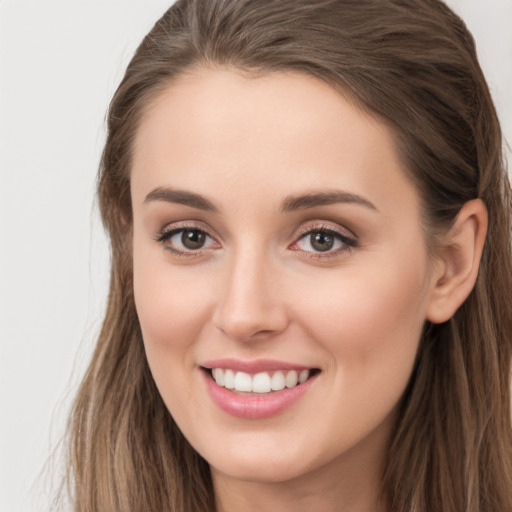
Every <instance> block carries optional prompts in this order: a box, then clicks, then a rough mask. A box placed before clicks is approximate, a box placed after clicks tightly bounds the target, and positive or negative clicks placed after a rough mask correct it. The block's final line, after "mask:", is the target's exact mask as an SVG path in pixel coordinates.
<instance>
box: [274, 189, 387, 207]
mask: <svg viewBox="0 0 512 512" xmlns="http://www.w3.org/2000/svg"><path fill="white" fill-rule="evenodd" d="M336 203H352V204H358V205H361V206H365V207H366V208H369V209H370V210H374V211H378V209H377V207H376V206H375V205H374V204H373V203H372V202H370V201H369V200H368V199H366V198H364V197H362V196H360V195H357V194H353V193H351V192H345V191H343V190H329V191H325V192H312V193H308V194H303V195H300V196H289V197H287V198H286V199H285V200H284V201H283V204H282V205H281V211H282V212H292V211H295V210H306V209H308V208H315V207H316V206H327V205H330V204H336Z"/></svg>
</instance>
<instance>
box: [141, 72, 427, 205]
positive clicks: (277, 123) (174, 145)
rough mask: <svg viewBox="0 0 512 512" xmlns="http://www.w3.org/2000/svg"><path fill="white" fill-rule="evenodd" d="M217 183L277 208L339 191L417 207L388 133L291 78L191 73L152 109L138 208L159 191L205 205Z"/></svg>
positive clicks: (341, 101)
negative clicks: (287, 200)
mask: <svg viewBox="0 0 512 512" xmlns="http://www.w3.org/2000/svg"><path fill="white" fill-rule="evenodd" d="M219 180H221V181H222V182H223V183H225V184H226V186H227V185H228V184H230V185H233V186H235V188H236V187H238V188H239V189H240V191H241V192H242V191H245V190H253V191H255V192H256V189H261V190H262V191H264V192H265V197H266V198H269V199H270V198H271V197H272V193H273V192H274V191H275V192H276V200H277V199H278V198H277V196H282V195H283V193H284V192H285V191H286V193H288V194H294V193H300V192H302V190H303V189H305V188H312V187H313V188H317V189H318V188H325V187H331V186H335V187H342V188H343V189H348V190H349V191H350V192H353V193H356V194H360V195H366V196H370V197H371V198H372V199H371V201H372V202H373V203H374V204H376V203H377V204H384V203H386V202H389V201H390V199H392V198H390V193H393V195H394V196H396V197H398V195H400V194H402V198H401V201H402V203H404V202H406V201H407V199H409V200H410V202H411V205H412V206H414V207H416V206H417V204H416V203H417V197H416V193H415V190H414V188H413V186H412V184H411V183H410V182H409V180H408V178H407V177H406V175H405V173H404V172H403V170H402V168H401V164H400V161H399V158H398V155H397V153H396V150H395V146H394V141H393V138H392V134H391V132H390V130H389V129H388V128H387V127H386V125H385V124H384V123H382V122H380V121H378V120H377V119H376V118H374V117H372V116H370V115H368V114H366V113H364V112H363V111H362V110H361V109H359V108H357V107H356V106H355V105H354V104H353V103H352V102H350V101H349V100H347V98H345V97H344V96H342V95H341V94H340V93H339V92H338V91H336V90H335V89H334V88H332V87H331V86H329V85H328V84H326V83H324V82H322V81H320V80H318V79H315V78H313V77H310V76H306V75H301V74H297V73H275V74H268V75H264V76H258V77H253V76H247V75H243V74H242V73H239V72H236V71H234V70H228V69H216V70H211V69H210V70H201V71H195V72H193V73H189V74H185V75H183V76H182V77H180V78H179V79H178V80H177V81H176V82H174V83H173V84H172V85H170V86H169V87H168V88H167V89H166V90H164V91H163V92H162V93H161V94H160V95H159V96H157V97H156V98H155V99H154V100H153V101H152V102H151V104H150V105H149V106H148V108H147V110H146V111H145V113H144V115H143V117H142V120H141V123H140V126H139V129H138V132H137V136H136V140H135V146H134V156H133V167H132V193H133V195H134V199H136V197H137V196H141V195H142V194H143V192H144V191H145V192H146V193H147V192H149V191H150V190H151V189H152V188H154V187H157V186H172V187H179V188H187V189H188V188H192V189H194V190H195V191H197V192H199V193H203V194H205V195H209V193H211V191H212V190H213V188H214V187H216V186H217V184H218V182H219ZM232 191H233V187H231V192H232ZM217 192H219V194H220V195H221V196H222V192H223V191H222V190H218V191H217ZM405 192H407V194H408V196H407V197H406V196H404V195H403V194H404V193H405ZM141 197H142V196H141ZM396 197H395V199H396ZM139 199H140V198H139ZM232 200H233V198H232Z"/></svg>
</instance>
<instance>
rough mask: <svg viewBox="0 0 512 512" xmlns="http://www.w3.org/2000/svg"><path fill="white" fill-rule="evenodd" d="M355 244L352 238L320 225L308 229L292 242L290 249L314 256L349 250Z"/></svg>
mask: <svg viewBox="0 0 512 512" xmlns="http://www.w3.org/2000/svg"><path fill="white" fill-rule="evenodd" d="M356 244H357V242H356V240H355V239H354V238H351V237H349V236H347V235H345V234H343V233H340V232H338V231H336V230H335V229H333V228H327V227H321V228H313V229H311V228H310V229H308V230H307V231H306V232H305V233H303V234H302V235H301V236H300V238H299V239H298V240H297V241H296V242H295V243H294V244H293V246H292V247H291V249H293V250H299V251H304V252H309V253H316V254H315V255H316V256H320V255H321V254H322V253H325V254H326V256H327V255H336V254H338V253H339V252H342V251H345V250H349V249H350V248H352V247H355V246H356Z"/></svg>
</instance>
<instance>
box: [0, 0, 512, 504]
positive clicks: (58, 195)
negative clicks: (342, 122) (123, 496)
mask: <svg viewBox="0 0 512 512" xmlns="http://www.w3.org/2000/svg"><path fill="white" fill-rule="evenodd" d="M170 3H171V0H0V173H1V175H0V512H39V511H44V510H47V509H48V507H49V496H48V494H47V488H48V487H49V486H50V484H51V479H50V474H51V471H50V467H49V466H45V462H46V461H47V459H48V458H49V456H50V454H51V450H52V448H54V447H55V445H56V442H57V440H58V439H59V437H60V436H61V435H62V433H63V430H64V425H65V420H66V415H67V412H68V409H69V403H70V399H71V397H72V396H73V393H74V391H75V389H76V386H77V383H78V381H79V379H80V375H81V373H82V372H83V370H84V368H85V364H86V363H87V360H88V358H89V357H90V353H91V349H92V346H93V344H94V338H95V336H96V334H97V332H98V330H99V327H100V323H101V316H102V310H103V307H104V304H105V295H106V290H107V284H108V264H109V254H108V248H107V244H106V240H105V237H104V235H103V231H102V227H101V223H100V222H99V220H98V215H97V212H96V208H95V205H94V183H95V172H96V167H97V164H98V160H99V156H100V153H101V149H102V145H103V141H104V133H105V131H104V116H105V112H106V109H107V106H108V102H109V99H110V97H111V96H112V94H113V92H114V90H115V88H116V86H117V84H118V82H119V81H120V79H121V77H122V74H123V72H124V68H125V67H126V65H127V63H128V61H129V59H130V57H131V55H132V54H133V52H134V50H135V48H136V46H137V45H138V43H139V41H140V40H141V38H142V37H143V36H144V34H145V33H146V32H147V31H148V30H149V29H150V27H151V26H152V24H153V23H154V22H155V21H156V19H157V18H158V17H159V16H160V15H161V14H162V13H163V12H164V11H165V9H166V8H167V7H168V6H169V5H170ZM448 3H449V5H451V6H452V7H453V8H454V9H455V10H456V11H457V12H458V13H459V14H461V15H462V17H463V18H464V19H465V20H466V22H467V24H468V26H469V27H470V29H471V30H472V32H473V34H474V36H475V38H476V41H477V46H478V50H479V55H480V59H481V62H482V66H483V68H484V71H485V73H486V75H487V77H488V82H489V84H490V87H491V91H492V93H493V96H494V99H495V102H496V105H497V107H498V111H499V114H500V117H501V120H502V124H503V128H504V131H505V136H506V138H507V139H508V143H509V144H510V143H511V142H512V0H486V1H483V0H449V1H448ZM56 461H57V462H56V467H57V468H58V458H57V459H56Z"/></svg>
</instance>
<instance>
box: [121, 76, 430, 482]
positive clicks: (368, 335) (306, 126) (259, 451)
mask: <svg viewBox="0 0 512 512" xmlns="http://www.w3.org/2000/svg"><path fill="white" fill-rule="evenodd" d="M131 186H132V199H133V214H134V231H133V257H134V290H135V301H136V306H137V312H138V315H139V320H140V325H141V328H142V334H143V338H144V343H145V348H146V353H147V357H148V361H149V364H150V367H151V371H152V373H153V376H154V379H155V381H156V384H157V386H158V389H159V390H160V393H161V395H162V397H163V399H164V401H165V403H166V405H167V407H168V409H169V411H170V412H171V414H172V416H173V417H174V419H175V421H176V422H177V424H178V425H179V427H180V429H181V430H182V432H183V433H184V435H185V436H186V437H187V439H188V440H189V441H190V443H191V444H192V445H193V446H194V448H195V449H196V450H197V451H198V452H199V453H200V454H201V455H202V456H203V457H204V458H205V459H206V460H207V461H208V462H209V463H210V465H211V467H212V471H213V474H214V477H215V476H216V475H217V476H218V475H224V476H225V477H226V478H228V477H229V478H235V479H243V480H252V481H259V482H282V481H284V480H289V479H293V478H296V477H301V476H302V477H304V476H307V475H313V474H315V473H318V472H319V471H322V470H327V469H329V470H330V469H332V470H335V471H336V472H337V473H336V474H338V475H339V474H341V473H340V472H342V471H344V470H346V471H349V470H350V471H351V472H361V473H367V474H370V473H371V471H372V469H371V468H374V469H373V471H375V468H376V467H378V465H379V464H378V463H379V461H380V460H381V458H382V453H383V449H384V446H385V443H386V440H387V438H388V435H389V432H390V428H391V425H392V422H393V418H394V414H393V413H394V410H395V406H396V405H397V402H398V401H399V399H400V397H401V395H402V393H403V391H404V389H405V387H406V385H407V382H408V380H409V377H410V375H411V371H412V368H413V363H414V359H415V355H416V352H417V348H418V342H419V338H420V333H421V330H422V326H423V324H424V321H425V318H426V310H427V307H428V304H429V299H430V296H431V292H432V289H433V283H432V281H433V279H432V278H431V276H430V274H431V273H430V270H429V269H430V265H429V264H428V261H427V249H426V245H425V236H424V232H423V230H422V228H421V219H420V204H419V198H418V194H417V193H416V191H415V188H414V186H413V185H412V184H411V182H410V181H409V180H408V179H407V177H406V175H405V174H404V172H403V170H402V169H401V167H400V162H399V159H398V157H397V154H396V152H395V150H394V147H393V144H392V139H391V135H390V132H389V130H388V129H387V127H386V126H385V125H384V124H382V123H381V122H379V121H377V120H376V119H374V118H372V117H369V116H368V115H365V114H363V113H362V112H361V111H360V110H358V109H357V108H355V107H354V105H353V104H351V103H350V102H348V101H347V100H346V99H344V97H342V96H341V95H340V94H339V93H337V92H336V91H334V90H333V89H332V88H330V87H329V86H328V85H326V84H325V83H323V82H321V81H318V80H316V79H314V78H310V77H306V76H302V75H299V74H285V73H282V74H273V75H267V76H262V77H257V78H254V77H247V76H243V75H242V74H240V73H238V72H235V71H230V70H204V71H202V72H195V73H193V74H189V75H186V76H183V77H181V78H180V79H179V80H178V81H177V82H175V83H174V84H173V85H171V86H170V87H169V88H168V89H167V90H166V91H165V92H164V93H163V94H161V95H160V96H159V97H158V98H156V100H155V101H154V102H153V103H152V104H151V105H150V107H149V109H148V110H147V112H146V113H145V115H144V117H143V119H142V122H141V125H140V128H139V130H138V133H137V137H136V141H135V147H134V159H133V169H132V179H131ZM212 375H213V376H214V377H215V378H216V379H217V381H218V383H217V382H216V381H215V380H214V378H213V377H212ZM232 386H235V389H230V388H232ZM287 386H290V387H287Z"/></svg>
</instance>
